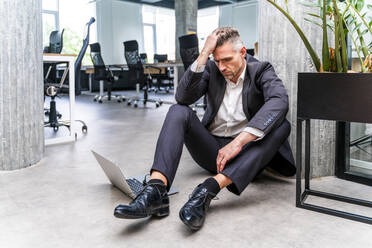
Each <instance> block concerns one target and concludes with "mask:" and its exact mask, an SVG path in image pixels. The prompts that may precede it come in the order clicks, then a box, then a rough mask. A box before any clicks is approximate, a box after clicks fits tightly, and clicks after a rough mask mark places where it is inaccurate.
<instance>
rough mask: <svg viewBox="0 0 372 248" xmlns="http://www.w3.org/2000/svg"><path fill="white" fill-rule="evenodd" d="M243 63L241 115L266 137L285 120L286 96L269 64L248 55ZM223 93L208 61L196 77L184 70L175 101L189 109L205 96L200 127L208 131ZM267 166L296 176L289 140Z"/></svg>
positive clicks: (219, 77)
mask: <svg viewBox="0 0 372 248" xmlns="http://www.w3.org/2000/svg"><path fill="white" fill-rule="evenodd" d="M245 59H246V61H247V63H246V75H245V79H244V82H243V94H242V98H243V99H242V101H243V111H244V113H245V116H246V117H247V120H248V127H253V128H257V129H259V130H262V131H263V132H264V134H265V135H266V134H268V133H269V132H271V131H272V130H273V129H275V128H277V127H278V126H280V125H281V123H282V122H283V121H284V120H285V116H286V114H287V112H288V95H287V92H286V89H285V88H284V85H283V82H282V81H281V80H280V79H279V78H278V76H277V75H276V73H275V71H274V68H273V67H272V65H271V64H270V63H268V62H260V61H258V60H257V59H255V58H253V57H252V56H251V55H249V54H247V55H246V57H245ZM225 90H226V80H225V78H224V77H223V75H222V74H221V72H220V71H219V69H218V67H217V66H216V64H215V63H214V62H212V61H208V62H207V64H206V66H205V70H204V72H202V73H195V72H193V71H191V69H190V67H189V68H188V69H187V70H186V72H185V74H184V75H183V77H182V79H181V80H180V82H179V84H178V87H177V92H176V101H177V102H178V103H179V104H183V105H190V104H192V103H194V102H195V101H197V100H198V99H199V98H200V97H202V96H203V95H206V96H207V100H208V101H207V102H208V104H207V109H206V110H205V114H204V116H203V119H202V124H203V125H204V126H205V127H206V128H208V127H209V125H210V124H211V123H212V121H213V119H214V118H215V116H216V114H217V112H218V110H219V108H220V105H221V104H222V100H223V97H224V94H225ZM264 139H265V137H264ZM269 166H271V167H272V168H273V169H275V170H277V171H278V172H279V173H281V174H283V175H286V176H292V175H294V174H295V172H296V168H295V163H294V159H293V155H292V151H291V148H290V146H289V143H288V140H286V141H285V142H284V143H283V144H282V146H281V147H280V149H279V151H278V153H277V155H275V156H274V158H273V160H272V161H271V162H270V165H269Z"/></svg>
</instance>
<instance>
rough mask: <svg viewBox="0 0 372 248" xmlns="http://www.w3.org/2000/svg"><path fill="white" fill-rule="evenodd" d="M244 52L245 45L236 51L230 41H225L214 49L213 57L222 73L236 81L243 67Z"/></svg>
mask: <svg viewBox="0 0 372 248" xmlns="http://www.w3.org/2000/svg"><path fill="white" fill-rule="evenodd" d="M245 54H246V48H245V47H242V48H241V49H240V51H236V50H234V49H233V46H232V44H231V43H230V42H226V43H225V44H223V45H222V46H219V47H217V48H216V49H215V50H214V52H213V58H214V61H215V63H216V65H217V67H218V69H219V70H220V72H221V73H222V75H223V76H224V77H225V78H227V79H229V80H231V81H233V82H236V81H237V80H238V77H239V75H240V74H241V72H242V71H243V69H244V68H243V66H244V65H245V63H244V57H245Z"/></svg>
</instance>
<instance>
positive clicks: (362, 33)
mask: <svg viewBox="0 0 372 248" xmlns="http://www.w3.org/2000/svg"><path fill="white" fill-rule="evenodd" d="M367 32H368V29H365V30H363V31H362V32H361V33H360V34H359V35H358V39H360V37H362V36H363V35H365V34H366V33H367Z"/></svg>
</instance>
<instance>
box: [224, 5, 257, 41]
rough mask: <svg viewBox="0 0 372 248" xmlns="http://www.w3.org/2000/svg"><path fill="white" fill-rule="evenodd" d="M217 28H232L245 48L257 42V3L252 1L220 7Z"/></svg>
mask: <svg viewBox="0 0 372 248" xmlns="http://www.w3.org/2000/svg"><path fill="white" fill-rule="evenodd" d="M219 26H220V27H222V26H232V27H235V28H237V29H238V30H239V33H240V36H241V38H242V40H243V42H244V45H245V46H246V47H247V48H253V45H254V43H255V42H256V41H258V1H257V0H252V1H249V2H242V3H237V4H229V5H223V6H221V7H220V18H219Z"/></svg>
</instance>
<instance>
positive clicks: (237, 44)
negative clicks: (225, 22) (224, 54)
mask: <svg viewBox="0 0 372 248" xmlns="http://www.w3.org/2000/svg"><path fill="white" fill-rule="evenodd" d="M215 32H216V35H217V37H218V38H217V44H216V48H217V47H219V46H222V45H223V44H225V43H226V42H229V43H230V44H232V46H233V49H234V50H235V51H240V49H241V48H242V47H243V46H244V44H243V41H242V40H241V39H240V35H239V31H238V30H237V29H236V28H233V27H220V28H217V29H216V30H215Z"/></svg>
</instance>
